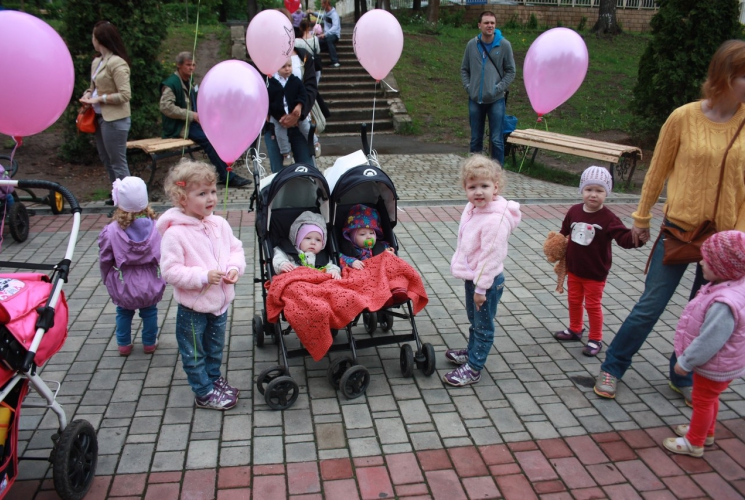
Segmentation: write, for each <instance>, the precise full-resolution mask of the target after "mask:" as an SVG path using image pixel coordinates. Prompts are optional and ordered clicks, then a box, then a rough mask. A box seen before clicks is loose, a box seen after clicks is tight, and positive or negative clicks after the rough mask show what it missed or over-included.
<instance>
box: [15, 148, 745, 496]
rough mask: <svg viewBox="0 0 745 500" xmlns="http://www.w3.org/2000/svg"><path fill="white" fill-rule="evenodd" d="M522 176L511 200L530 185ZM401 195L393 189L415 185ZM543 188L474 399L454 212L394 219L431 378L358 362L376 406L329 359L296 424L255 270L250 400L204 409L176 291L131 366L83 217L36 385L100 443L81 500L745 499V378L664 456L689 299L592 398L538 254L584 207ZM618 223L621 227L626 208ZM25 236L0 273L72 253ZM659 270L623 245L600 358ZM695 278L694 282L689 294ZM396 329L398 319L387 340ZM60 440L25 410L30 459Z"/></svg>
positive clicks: (527, 212)
mask: <svg viewBox="0 0 745 500" xmlns="http://www.w3.org/2000/svg"><path fill="white" fill-rule="evenodd" d="M391 163H392V162H391ZM392 170H393V169H391V171H392ZM394 175H395V174H394ZM403 175H404V176H405V175H406V174H403ZM444 175H445V174H443V176H444ZM447 175H452V174H447ZM510 177H511V178H510V181H513V182H512V184H511V188H510V189H515V191H513V193H517V192H518V191H517V189H518V188H519V186H520V182H521V181H520V180H518V179H514V177H517V176H510ZM409 178H410V179H411V176H410V174H409ZM402 179H404V180H405V179H406V177H403V178H402ZM394 180H395V177H394ZM396 183H397V187H399V191H401V187H400V184H403V183H404V182H403V180H401V182H399V181H396ZM528 189H531V188H530V187H527V188H526V190H528ZM532 189H534V190H535V192H536V193H538V194H540V193H543V194H544V197H545V198H547V200H546V202H547V203H546V204H540V205H539V204H531V205H524V206H523V213H524V220H523V223H522V224H521V226H520V227H519V228H518V230H517V231H516V232H515V233H514V234H513V237H512V240H511V249H510V255H509V260H508V262H507V264H506V266H505V268H506V274H507V279H508V281H507V291H506V292H505V293H504V295H503V299H502V302H501V303H500V306H499V312H498V315H497V320H498V323H499V326H500V328H499V329H498V331H497V338H496V340H495V349H494V350H493V351H492V354H491V355H490V357H489V361H488V363H487V367H486V370H485V372H484V373H483V376H482V381H481V382H480V383H479V384H477V385H475V386H471V387H468V388H460V389H456V388H446V387H445V386H444V385H443V384H442V382H441V381H440V378H439V377H441V376H442V375H443V374H444V373H445V371H446V370H447V369H449V367H448V365H447V364H446V361H445V359H444V351H445V349H447V348H449V347H454V346H460V345H463V344H464V343H465V335H467V320H466V318H465V314H464V313H463V296H462V295H463V292H462V283H459V282H458V281H457V280H454V279H452V278H451V277H450V276H449V264H448V263H449V259H450V256H451V254H452V250H453V245H454V243H455V231H456V230H457V221H458V218H459V215H460V207H458V206H447V205H445V206H432V207H412V206H410V207H402V209H401V210H402V211H401V213H400V217H399V221H400V224H399V226H398V227H397V229H396V234H397V236H398V238H399V240H400V243H401V247H402V250H403V251H402V256H403V257H404V258H406V259H407V260H408V261H409V262H411V263H412V265H414V266H415V267H416V268H417V270H418V271H419V272H420V274H421V275H422V277H423V279H424V281H425V285H426V288H427V291H428V293H429V294H430V303H429V305H428V306H427V307H426V308H425V309H424V311H422V313H420V315H419V316H418V317H417V326H418V329H419V331H420V333H421V335H422V337H423V340H424V341H425V342H431V343H432V344H433V345H434V346H435V349H436V352H437V364H438V373H437V374H436V375H433V376H432V377H429V378H427V377H424V376H422V375H421V373H419V372H417V373H416V374H415V376H414V378H411V379H404V378H402V377H401V374H400V369H399V367H398V356H399V352H398V349H397V347H396V346H385V347H379V348H375V349H367V350H364V351H361V352H360V353H359V354H360V362H361V363H362V364H363V365H365V366H366V367H367V368H368V369H369V370H370V372H371V376H372V382H371V384H370V387H369V389H368V391H367V394H366V395H365V396H363V397H361V398H359V399H355V400H345V399H344V397H343V396H341V395H340V394H339V393H338V392H337V391H335V390H333V389H332V388H331V387H330V386H329V384H328V382H327V381H326V368H327V366H328V359H327V358H326V359H324V360H322V361H320V362H317V363H316V362H314V361H312V360H311V359H293V360H291V366H290V368H291V373H292V376H293V378H294V379H295V380H296V381H297V382H298V384H299V385H300V387H301V395H300V398H299V399H298V401H297V402H296V403H295V405H294V406H293V407H292V408H290V409H288V410H286V411H284V412H276V411H272V410H270V409H269V408H268V407H267V406H266V404H265V403H264V400H263V397H262V396H261V395H259V394H258V392H256V391H254V389H253V383H252V381H253V378H254V377H255V375H256V374H258V373H259V372H260V371H261V370H262V369H264V368H265V367H267V366H269V365H272V364H276V362H277V351H276V348H275V347H274V346H273V345H271V344H270V345H267V346H266V347H264V348H260V349H256V350H254V347H253V343H252V336H251V328H250V321H251V318H252V316H253V314H254V312H255V311H259V310H260V306H261V304H260V301H261V299H260V294H259V293H258V292H259V288H258V285H254V284H253V283H251V282H250V279H249V278H250V277H251V276H250V273H249V276H246V277H245V278H244V279H243V281H242V282H240V283H239V284H238V286H237V295H238V299H236V301H235V303H234V305H233V307H232V308H231V310H230V318H229V325H230V330H229V341H228V345H227V347H226V356H225V362H226V363H225V369H226V371H227V376H228V379H229V380H230V381H231V383H232V384H234V385H237V386H238V387H239V388H240V389H241V391H242V392H241V399H240V402H239V405H238V406H237V407H236V408H234V409H233V410H230V411H229V412H225V413H218V412H214V411H208V410H195V409H194V408H193V403H192V401H193V400H192V396H191V391H190V389H189V387H188V384H187V383H186V380H185V376H184V374H183V371H182V370H181V367H180V366H179V362H178V356H177V349H176V342H175V338H174V335H173V332H174V325H175V319H174V318H175V308H176V304H175V302H174V301H173V298H172V294H171V292H170V290H167V292H166V295H165V297H164V300H163V302H162V304H161V307H160V308H159V319H160V322H161V326H162V337H161V345H160V348H159V349H158V351H157V352H156V354H155V355H154V356H146V355H144V354H143V353H142V351H141V348H140V346H139V344H137V342H136V344H135V345H136V348H135V352H134V353H133V355H132V356H130V357H129V358H122V357H120V356H118V352H117V349H116V342H115V340H114V338H113V324H114V316H115V308H114V306H113V304H112V303H111V302H110V300H109V298H108V295H107V294H106V291H105V288H104V287H103V286H102V284H101V283H100V279H99V276H98V264H97V247H96V237H97V235H98V232H99V231H100V229H101V228H102V227H103V225H105V224H106V223H107V222H108V219H106V218H105V216H103V215H97V214H93V215H85V216H84V217H83V223H84V224H83V229H82V232H81V235H80V240H79V245H78V248H77V253H76V257H75V259H74V261H75V262H74V267H73V271H72V272H71V279H70V283H69V284H68V286H67V287H66V289H65V290H66V292H67V294H68V300H69V304H70V313H71V315H70V320H71V321H70V334H69V338H68V341H67V343H66V344H65V346H64V347H63V349H62V351H60V352H59V353H58V354H57V355H56V356H54V357H53V358H52V359H51V360H50V362H49V363H48V365H47V366H46V367H45V369H44V372H43V378H44V379H47V380H60V381H62V389H61V391H60V394H59V401H60V402H61V404H62V405H63V407H64V408H65V410H66V411H67V413H68V417H73V416H74V417H73V418H85V419H87V420H89V421H90V422H91V423H92V424H93V425H94V427H96V429H97V431H98V436H99V446H100V450H99V468H98V477H97V478H96V483H95V485H94V489H93V491H92V492H91V494H89V496H88V498H106V497H109V498H158V499H159V500H165V499H169V498H198V499H202V498H205V499H207V498H220V499H222V498H225V499H229V498H249V497H251V496H252V497H253V498H260V499H274V498H285V497H287V496H290V495H292V496H293V497H295V498H321V497H323V498H345V499H347V498H382V497H388V498H391V497H393V496H396V497H406V498H408V497H412V498H417V497H420V498H448V499H450V498H494V497H499V496H502V497H505V498H532V497H535V496H540V497H541V498H603V497H607V498H672V497H680V498H685V497H688V498H695V497H707V496H708V497H711V498H742V495H745V459H743V457H744V456H745V421H744V420H743V416H744V415H745V384H744V383H743V381H742V380H738V381H736V382H734V383H733V384H732V386H731V388H730V389H729V390H728V391H726V392H725V393H724V394H723V395H722V404H721V408H720V415H719V419H720V422H722V425H720V426H719V429H718V433H717V444H716V445H715V447H714V448H712V449H707V452H706V454H705V458H704V460H697V459H692V458H687V457H675V456H671V455H670V454H668V453H667V452H665V451H663V449H662V448H661V446H660V442H661V440H662V438H663V437H667V436H670V435H672V432H671V431H670V430H669V428H668V427H669V426H671V425H675V424H680V423H684V422H687V420H688V418H689V417H690V409H689V408H687V407H686V406H685V404H684V403H683V401H682V400H681V399H679V398H678V397H677V396H676V395H675V394H674V393H673V392H672V391H671V390H670V389H669V388H668V386H667V383H666V372H667V356H668V354H669V353H670V352H671V350H672V337H673V332H674V327H675V323H676V320H677V317H678V316H679V314H680V311H681V310H682V308H683V306H684V305H685V302H686V296H687V294H685V293H683V292H681V293H677V294H676V295H675V297H674V298H673V300H672V301H671V305H670V307H668V310H667V312H666V313H665V315H663V317H662V319H661V321H660V322H659V323H658V325H657V327H656V329H655V331H654V332H653V333H652V334H651V335H650V338H649V341H648V342H647V343H646V344H645V345H644V347H643V348H642V350H641V351H640V353H639V355H638V356H637V357H636V358H635V363H634V365H633V366H632V368H631V369H630V370H629V372H628V373H627V375H626V377H625V378H624V380H623V382H622V384H621V385H620V387H619V393H618V398H617V400H615V401H610V400H602V399H599V398H597V397H596V396H595V395H594V394H593V393H592V389H591V386H592V383H593V378H594V376H595V375H596V373H597V371H598V367H599V363H600V361H599V360H597V359H591V358H585V357H584V356H582V355H581V353H580V345H579V344H559V343H557V342H555V341H554V340H553V339H552V338H551V335H550V332H552V331H554V330H557V329H560V328H562V327H564V326H565V323H566V321H567V317H566V316H567V313H566V305H565V302H564V297H563V296H558V295H557V294H555V293H554V292H553V287H554V286H555V278H554V276H553V272H552V269H551V266H550V265H548V264H547V263H545V259H544V258H543V257H542V252H541V245H542V241H543V238H544V236H545V234H546V233H547V231H548V230H550V229H557V228H558V227H559V224H560V222H561V219H562V218H563V213H564V211H565V210H566V208H567V206H568V205H566V204H558V203H553V204H551V203H550V199H551V197H552V196H557V197H558V198H560V199H561V198H562V196H560V195H559V194H554V193H560V192H561V191H562V190H564V193H565V196H566V197H567V198H570V197H574V196H576V195H575V193H576V190H575V189H574V188H564V187H553V188H552V189H555V190H556V191H546V190H542V188H540V187H539V188H532ZM547 193H548V194H549V195H548V196H547ZM508 194H509V193H508ZM612 208H613V209H614V211H616V213H618V214H619V215H620V216H621V217H622V218H623V219H624V220H625V221H626V222H627V223H628V222H629V214H630V213H631V211H632V210H633V208H634V207H633V206H632V205H629V204H626V205H624V204H618V205H613V206H612ZM657 215H658V216H659V207H658V209H657ZM228 218H229V220H230V222H231V224H232V226H233V227H234V228H235V231H236V234H237V235H238V237H239V238H240V239H241V240H242V241H243V243H244V245H245V247H246V255H247V259H248V262H249V269H251V268H255V266H256V260H257V258H256V241H255V239H256V238H255V232H254V229H253V214H248V213H246V212H241V211H237V210H236V211H231V212H230V213H229V214H228ZM32 224H33V226H32V235H31V237H30V238H29V240H28V241H27V242H26V243H24V244H17V243H15V242H12V241H11V240H10V239H9V238H8V239H6V241H5V243H4V248H3V257H4V258H5V259H7V260H11V259H14V258H15V259H18V260H32V261H39V260H42V261H43V260H45V259H46V260H50V259H51V260H52V261H53V260H54V259H52V257H50V256H54V257H56V256H58V255H61V252H62V248H63V245H64V244H65V242H66V240H65V237H66V229H67V227H68V224H69V217H67V216H57V217H51V216H37V217H34V218H32ZM55 252H56V253H55ZM647 255H648V249H642V250H637V251H626V250H621V249H618V248H614V267H613V269H612V271H611V275H610V276H609V280H608V286H607V293H606V299H605V301H604V309H605V325H606V334H605V339H604V340H605V342H606V343H607V342H608V341H610V339H611V338H612V335H613V332H615V331H616V330H617V328H618V327H619V326H620V324H621V322H622V320H623V319H624V318H625V316H626V315H627V314H628V312H629V310H630V308H631V307H632V306H633V304H634V302H635V300H636V299H637V298H638V296H639V295H640V293H641V289H642V281H641V279H642V278H641V276H642V270H643V266H644V263H645V261H646V257H647ZM691 281H692V273H690V272H689V273H687V274H686V276H685V277H684V279H683V282H682V285H681V287H680V289H681V291H684V290H685V289H686V288H689V287H690V284H691ZM135 326H136V327H139V320H136V323H135ZM403 326H404V325H403V322H402V321H399V322H396V323H394V331H395V330H397V329H399V328H402V327H403ZM357 331H358V332H359V330H357ZM138 333H139V332H138ZM361 335H365V334H364V333H361ZM290 337H292V336H290ZM600 357H601V359H602V357H603V355H602V354H601V356H600ZM56 425H57V421H56V418H55V417H54V415H52V414H50V413H49V412H44V411H42V410H35V409H28V410H24V413H23V416H22V418H21V431H20V437H19V450H20V451H21V454H24V455H31V456H46V455H48V453H49V448H50V444H51V441H50V439H49V438H50V436H51V434H53V433H54V430H55V428H56ZM20 471H21V472H20V477H19V481H18V482H17V483H16V485H15V486H14V488H13V489H12V490H11V492H10V494H9V496H8V498H24V499H26V498H39V499H44V498H54V497H55V495H54V493H53V491H52V489H51V481H50V480H49V478H50V477H51V470H50V468H49V466H48V464H47V463H46V462H22V463H21V467H20ZM251 492H252V493H253V495H251Z"/></svg>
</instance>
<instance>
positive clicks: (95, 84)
mask: <svg viewBox="0 0 745 500" xmlns="http://www.w3.org/2000/svg"><path fill="white" fill-rule="evenodd" d="M92 41H93V48H94V49H95V50H96V52H98V53H99V54H101V56H100V57H96V58H95V59H94V60H93V64H92V65H91V85H90V87H89V88H88V90H86V91H85V93H84V94H83V97H82V98H81V99H80V102H82V103H85V104H90V105H92V106H93V110H94V111H95V112H96V125H97V126H96V148H97V149H98V156H99V157H100V158H101V161H102V162H103V164H104V166H105V167H106V172H107V173H108V174H109V180H110V181H111V182H112V183H113V182H114V181H115V180H116V179H123V178H124V177H127V176H128V175H129V167H128V166H127V135H128V134H129V128H130V125H131V119H130V110H129V100H130V98H131V97H132V92H131V90H130V86H129V58H128V57H127V49H126V48H125V47H124V43H123V42H122V38H121V36H119V31H118V30H117V29H116V27H115V26H114V25H113V24H111V23H110V22H108V21H99V22H97V23H96V25H95V26H94V27H93V36H92ZM106 204H107V205H113V204H114V202H113V201H112V200H111V199H109V200H107V201H106Z"/></svg>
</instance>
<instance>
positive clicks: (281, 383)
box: [264, 375, 300, 410]
mask: <svg viewBox="0 0 745 500" xmlns="http://www.w3.org/2000/svg"><path fill="white" fill-rule="evenodd" d="M299 395H300V387H299V386H298V385H297V382H295V381H294V380H292V378H291V377H288V376H286V375H283V376H281V377H277V378H275V379H274V380H272V381H271V382H269V385H267V386H266V393H265V394H264V401H266V404H268V405H269V407H270V408H271V409H272V410H286V409H287V408H289V407H290V406H292V405H293V404H295V401H297V397H298V396H299Z"/></svg>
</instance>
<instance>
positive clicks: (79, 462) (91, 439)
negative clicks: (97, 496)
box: [52, 420, 98, 500]
mask: <svg viewBox="0 0 745 500" xmlns="http://www.w3.org/2000/svg"><path fill="white" fill-rule="evenodd" d="M52 456H53V463H52V467H53V471H54V489H55V490H56V491H57V494H58V495H59V496H60V498H62V499H63V500H79V499H81V498H83V497H84V496H85V494H86V493H88V490H89V489H90V487H91V484H93V477H94V476H95V474H96V464H97V463H98V438H97V437H96V431H95V430H94V429H93V426H92V425H91V424H90V423H89V422H88V421H87V420H73V421H72V422H71V423H70V425H68V426H67V427H66V428H65V430H64V431H63V432H62V436H60V439H59V441H57V444H56V445H55V448H54V451H53V454H52Z"/></svg>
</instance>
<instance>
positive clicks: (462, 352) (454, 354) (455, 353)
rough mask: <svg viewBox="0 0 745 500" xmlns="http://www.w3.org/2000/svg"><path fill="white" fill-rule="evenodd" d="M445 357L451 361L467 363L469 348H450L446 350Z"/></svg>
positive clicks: (460, 363)
mask: <svg viewBox="0 0 745 500" xmlns="http://www.w3.org/2000/svg"><path fill="white" fill-rule="evenodd" d="M445 357H446V358H447V360H448V361H450V362H451V363H455V364H456V365H465V364H466V363H468V349H448V350H447V351H445Z"/></svg>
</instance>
